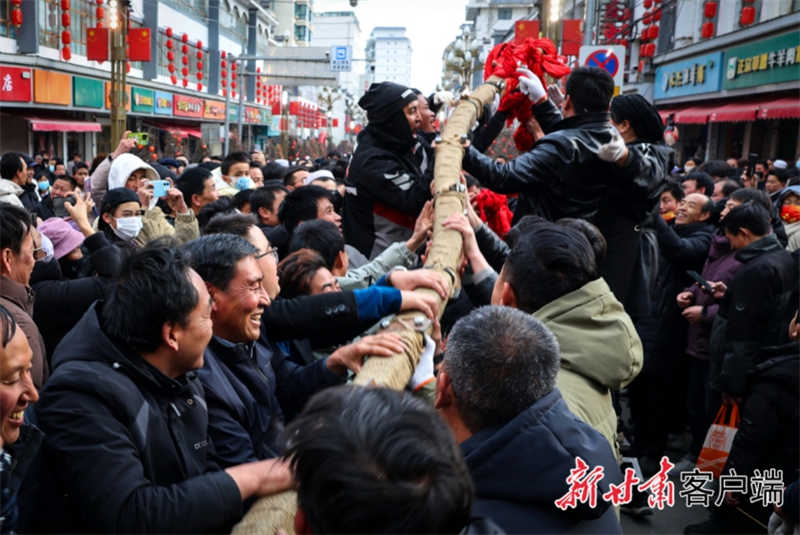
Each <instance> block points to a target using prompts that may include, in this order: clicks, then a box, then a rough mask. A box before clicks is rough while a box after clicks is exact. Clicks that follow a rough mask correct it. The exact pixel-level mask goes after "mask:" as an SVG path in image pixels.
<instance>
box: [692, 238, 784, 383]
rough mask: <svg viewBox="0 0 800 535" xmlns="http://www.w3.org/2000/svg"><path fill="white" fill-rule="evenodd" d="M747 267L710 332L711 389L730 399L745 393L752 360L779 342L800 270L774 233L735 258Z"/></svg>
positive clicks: (730, 288) (730, 289)
mask: <svg viewBox="0 0 800 535" xmlns="http://www.w3.org/2000/svg"><path fill="white" fill-rule="evenodd" d="M736 260H738V261H739V262H741V263H742V264H744V266H743V267H742V268H741V269H740V270H739V272H738V273H737V274H736V276H735V277H734V278H733V280H732V281H731V282H730V284H728V289H727V290H726V292H725V296H724V297H723V298H722V303H721V304H720V306H719V310H718V311H717V317H716V318H714V325H713V326H712V327H711V341H710V343H709V347H708V353H709V362H710V367H711V369H710V374H709V383H710V385H711V388H713V389H714V390H716V391H718V392H724V393H725V394H728V395H730V396H732V397H739V396H741V395H742V394H743V393H744V391H745V385H746V383H747V373H748V372H749V371H750V370H751V369H752V368H753V356H754V355H755V354H756V352H757V351H758V350H759V349H761V348H763V347H768V346H773V345H775V344H776V343H777V342H778V340H779V339H780V335H781V333H780V330H781V329H782V328H783V322H782V319H783V315H784V312H785V311H786V307H787V305H788V303H789V297H790V295H791V293H792V290H793V289H794V287H795V285H796V284H797V265H796V264H795V261H794V259H793V258H792V255H791V254H790V253H789V252H787V251H786V249H784V248H783V246H782V245H781V244H780V243H779V242H778V238H777V237H776V236H775V235H774V234H770V235H769V236H766V237H764V238H761V239H760V240H758V241H755V242H753V243H751V244H750V245H748V246H747V247H745V248H744V249H742V250H740V251H739V252H738V253H736Z"/></svg>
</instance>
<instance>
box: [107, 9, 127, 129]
mask: <svg viewBox="0 0 800 535" xmlns="http://www.w3.org/2000/svg"><path fill="white" fill-rule="evenodd" d="M129 6H130V0H110V1H109V3H108V7H109V15H110V19H111V20H110V26H111V28H110V33H111V89H110V91H109V99H110V100H111V142H112V144H113V143H116V142H118V141H119V140H120V139H122V134H124V133H125V131H126V130H127V106H128V93H127V72H128V58H127V44H126V41H127V36H128V8H129Z"/></svg>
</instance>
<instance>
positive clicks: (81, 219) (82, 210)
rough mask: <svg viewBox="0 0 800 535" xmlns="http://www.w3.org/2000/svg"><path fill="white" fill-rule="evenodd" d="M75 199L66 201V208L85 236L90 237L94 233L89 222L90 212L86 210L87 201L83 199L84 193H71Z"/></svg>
mask: <svg viewBox="0 0 800 535" xmlns="http://www.w3.org/2000/svg"><path fill="white" fill-rule="evenodd" d="M70 196H71V197H72V199H73V201H72V202H69V201H67V202H65V203H64V208H66V209H67V212H68V213H69V216H70V217H71V218H72V220H73V221H74V222H75V224H76V225H78V230H80V231H81V234H83V236H84V237H86V238H88V237H89V236H91V235H92V234H94V230H93V229H92V225H90V224H89V214H88V213H87V210H86V201H84V200H83V195H81V193H80V192H78V191H76V192H74V193H72V194H71V195H70Z"/></svg>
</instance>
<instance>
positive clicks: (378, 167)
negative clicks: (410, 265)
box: [342, 125, 433, 259]
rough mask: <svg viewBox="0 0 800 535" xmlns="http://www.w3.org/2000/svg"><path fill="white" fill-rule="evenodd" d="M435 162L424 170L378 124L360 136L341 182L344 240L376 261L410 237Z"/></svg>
mask: <svg viewBox="0 0 800 535" xmlns="http://www.w3.org/2000/svg"><path fill="white" fill-rule="evenodd" d="M432 178H433V164H432V162H431V163H430V165H429V166H428V169H427V171H426V172H425V173H422V172H421V171H420V169H419V166H418V163H417V159H416V157H415V155H414V152H413V151H412V150H411V149H409V148H408V147H407V146H406V145H404V144H403V143H402V142H401V141H400V140H398V139H396V138H394V137H392V136H391V135H389V134H387V133H386V132H384V131H383V130H380V129H379V127H373V126H372V125H369V126H367V128H365V129H364V131H363V132H361V133H360V134H358V145H357V146H356V149H355V152H354V153H353V159H352V160H351V161H350V167H348V170H347V176H346V178H345V181H344V184H345V187H346V193H345V197H344V209H343V211H342V212H343V213H342V220H343V221H342V228H343V229H344V238H345V241H346V242H347V243H348V244H349V245H352V246H353V247H355V248H356V249H358V250H359V251H361V254H363V255H364V256H366V257H367V258H369V259H374V258H375V257H376V256H378V255H379V254H380V253H382V252H383V251H384V250H386V248H388V247H389V246H390V245H392V244H393V243H396V242H398V241H406V240H408V239H409V238H410V237H411V235H412V234H413V231H414V224H415V222H416V219H417V216H419V213H420V212H421V211H422V208H423V206H425V203H426V202H427V201H429V200H430V199H431V192H430V182H431V179H432Z"/></svg>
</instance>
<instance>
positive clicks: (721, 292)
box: [708, 281, 728, 299]
mask: <svg viewBox="0 0 800 535" xmlns="http://www.w3.org/2000/svg"><path fill="white" fill-rule="evenodd" d="M708 284H709V285H710V286H711V289H712V290H714V293H712V294H711V295H713V296H714V299H722V298H723V297H724V296H725V292H726V291H728V285H727V284H725V283H724V282H711V281H709V282H708Z"/></svg>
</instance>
